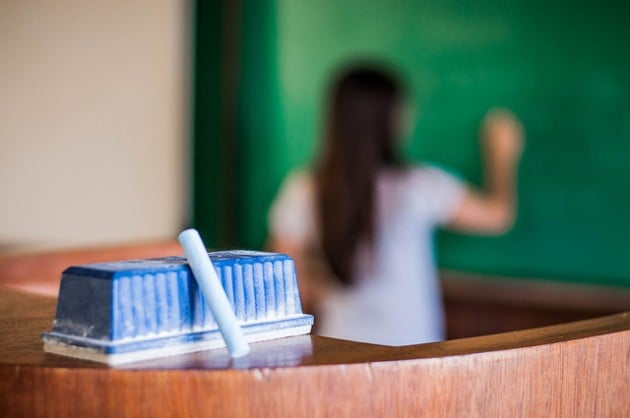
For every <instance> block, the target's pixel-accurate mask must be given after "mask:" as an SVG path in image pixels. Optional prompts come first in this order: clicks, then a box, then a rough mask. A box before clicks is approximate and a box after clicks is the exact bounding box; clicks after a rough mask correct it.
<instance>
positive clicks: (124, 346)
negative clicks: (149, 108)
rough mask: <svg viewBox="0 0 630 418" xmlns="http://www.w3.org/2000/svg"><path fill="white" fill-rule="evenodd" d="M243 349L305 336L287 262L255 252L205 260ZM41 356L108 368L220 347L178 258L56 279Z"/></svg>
mask: <svg viewBox="0 0 630 418" xmlns="http://www.w3.org/2000/svg"><path fill="white" fill-rule="evenodd" d="M208 256H209V257H210V260H211V261H212V265H213V266H214V268H215V271H216V274H217V276H218V279H219V282H220V284H221V286H222V287H223V290H224V293H225V296H226V297H227V300H228V301H229V303H230V305H231V306H232V307H233V311H234V314H235V317H236V320H237V323H238V325H239V326H240V328H241V329H242V332H243V334H244V336H245V339H246V341H247V342H249V343H251V342H256V341H263V340H270V339H274V338H282V337H289V336H296V335H304V334H308V333H310V331H311V328H312V325H313V316H311V315H307V314H304V313H303V312H302V306H301V303H300V295H299V290H298V286H297V278H296V274H295V265H294V263H293V260H292V259H291V258H290V257H288V256H287V255H284V254H274V253H264V252H255V251H241V250H235V251H222V252H213V253H209V254H208ZM42 339H43V341H44V350H45V351H46V352H50V353H56V354H62V355H66V356H72V357H79V358H83V359H88V360H94V361H99V362H103V363H108V364H121V363H126V362H132V361H140V360H148V359H153V358H158V357H164V356H169V355H175V354H182V353H188V352H194V351H201V350H205V349H210V348H216V347H223V346H225V341H224V339H223V337H222V335H221V333H220V331H219V327H218V324H217V321H216V320H215V317H214V315H213V314H212V311H211V309H210V307H209V305H208V303H207V302H206V299H205V298H204V296H203V294H202V292H201V290H200V288H199V285H198V284H197V281H196V280H195V278H194V276H193V274H192V271H191V269H190V267H189V265H188V262H187V259H186V258H184V257H165V258H155V259H143V260H129V261H118V262H110V263H97V264H87V265H81V266H73V267H70V268H68V269H66V270H65V271H64V272H63V274H62V278H61V286H60V290H59V299H58V301H57V311H56V314H55V319H54V322H53V328H52V330H51V331H49V332H46V333H44V334H43V336H42Z"/></svg>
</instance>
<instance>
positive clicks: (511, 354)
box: [0, 250, 630, 417]
mask: <svg viewBox="0 0 630 418" xmlns="http://www.w3.org/2000/svg"><path fill="white" fill-rule="evenodd" d="M169 251H170V250H169ZM126 254H127V255H129V253H126ZM171 254H172V253H171ZM150 256H151V255H150ZM108 257H109V256H108ZM120 258H129V257H126V256H122V257H121V256H120V254H117V255H116V257H115V258H114V259H120ZM131 258H136V257H135V256H131ZM66 260H69V259H66ZM72 260H74V261H72V262H70V263H68V264H74V263H75V261H76V258H72ZM31 261H32V262H33V263H34V264H37V259H35V260H33V259H31ZM66 266H67V265H66ZM64 267H65V266H64ZM55 268H56V267H55ZM42 271H43V270H42ZM0 274H1V269H0ZM6 277H8V275H6V276H5V278H6ZM31 279H33V277H31ZM24 280H26V281H28V280H27V279H24ZM0 281H1V279H0ZM9 282H10V283H14V281H13V280H9ZM55 303H56V300H55V298H53V297H44V296H40V295H33V294H27V293H24V292H22V291H16V290H13V289H8V288H6V287H4V288H3V287H0V415H1V416H7V417H12V416H25V417H27V416H28V417H39V416H42V417H43V416H46V417H57V416H58V417H62V416H63V417H67V416H86V417H87V416H106V417H108V416H112V417H114V416H116V417H132V416H147V417H171V416H181V417H187V416H191V417H192V416H195V417H197V416H218V417H283V416H287V417H289V416H290V417H325V416H330V417H364V416H366V417H369V416H373V417H380V416H384V417H389V416H395V417H404V416H471V417H507V416H510V417H511V416H541V417H542V416H544V417H548V416H558V417H560V416H563V417H564V416H571V417H573V416H578V417H581V416H584V417H597V416H601V417H614V416H618V417H627V416H630V396H628V394H629V393H630V367H629V366H628V364H629V363H630V362H629V360H630V313H621V314H618V315H613V316H607V317H602V318H596V319H591V320H587V321H581V322H575V323H569V324H563V325H557V326H551V327H545V328H537V329H529V330H524V331H517V332H510V333H503V334H495V335H489V336H484V337H475V338H466V339H457V340H450V341H445V342H441V343H433V344H421V345H415V346H406V347H387V346H378V345H370V344H362V343H357V342H351V341H343V340H336V339H330V338H324V337H319V336H315V335H314V336H304V337H295V338H287V339H281V340H276V341H267V342H263V343H257V344H252V353H251V355H249V356H247V357H245V358H243V359H239V360H236V361H233V360H231V359H230V358H229V356H228V354H227V351H226V350H224V349H218V350H208V351H204V352H199V353H194V354H187V355H180V356H174V357H169V358H164V359H161V360H152V361H148V362H143V363H134V364H129V365H126V366H124V367H118V368H110V367H107V366H105V365H102V364H98V363H92V362H88V361H82V360H77V359H72V358H67V357H62V356H57V355H53V354H46V353H44V352H43V350H42V343H41V340H40V336H41V333H42V332H43V331H46V330H49V329H50V328H51V327H52V319H53V316H54V309H55Z"/></svg>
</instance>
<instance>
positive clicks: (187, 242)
mask: <svg viewBox="0 0 630 418" xmlns="http://www.w3.org/2000/svg"><path fill="white" fill-rule="evenodd" d="M178 238H179V243H180V244H181V246H182V248H183V249H184V254H185V255H186V258H187V259H188V264H189V265H190V268H191V270H192V272H193V275H194V276H195V279H196V280H197V283H199V289H201V293H202V294H203V297H204V299H205V300H206V303H207V304H208V306H209V307H210V311H212V315H213V316H214V319H215V321H217V325H218V326H219V331H220V332H221V335H222V336H223V339H224V340H225V345H227V348H228V351H229V352H230V356H232V358H237V357H242V356H244V355H246V354H247V353H249V344H247V341H246V340H245V335H244V334H243V330H242V329H241V327H240V325H239V324H238V322H237V321H236V315H234V309H233V308H232V305H231V304H230V301H229V300H228V298H227V296H226V294H225V290H224V289H223V286H221V282H220V281H219V277H218V276H217V272H216V270H215V269H214V266H213V265H212V261H211V260H210V257H208V252H207V251H206V247H205V246H204V245H203V242H202V241H201V237H200V236H199V232H197V230H195V229H187V230H185V231H183V232H182V233H180V234H179V237H178Z"/></svg>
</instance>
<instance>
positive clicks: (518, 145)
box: [447, 109, 523, 234]
mask: <svg viewBox="0 0 630 418" xmlns="http://www.w3.org/2000/svg"><path fill="white" fill-rule="evenodd" d="M481 142H482V144H481V145H482V150H483V158H484V165H485V187H484V190H482V191H476V190H473V189H468V190H467V191H466V194H465V195H464V197H463V198H462V200H461V203H460V205H459V207H458V208H457V210H456V211H455V213H454V215H453V217H452V218H451V219H450V220H449V221H448V223H447V228H450V229H454V230H458V231H462V232H473V233H478V234H501V233H504V232H506V231H507V230H508V229H510V228H511V226H512V224H513V223H514V218H515V215H516V173H517V169H518V162H519V160H520V155H521V150H522V147H523V128H522V126H521V124H520V122H519V121H518V119H516V117H515V116H514V115H513V114H512V113H510V112H509V111H507V110H502V109H497V110H492V111H490V112H489V113H488V114H487V115H486V117H485V118H484V121H483V123H482V127H481Z"/></svg>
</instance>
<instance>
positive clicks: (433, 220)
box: [269, 166, 465, 345]
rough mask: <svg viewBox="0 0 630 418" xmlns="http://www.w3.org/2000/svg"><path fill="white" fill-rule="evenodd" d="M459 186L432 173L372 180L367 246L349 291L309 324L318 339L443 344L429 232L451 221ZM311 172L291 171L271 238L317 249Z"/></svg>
mask: <svg viewBox="0 0 630 418" xmlns="http://www.w3.org/2000/svg"><path fill="white" fill-rule="evenodd" d="M464 190H465V187H464V185H463V184H462V183H461V182H460V181H459V180H458V179H456V178H455V177H453V176H452V175H450V174H448V173H446V172H445V171H442V170H440V169H438V168H435V167H429V166H422V167H417V168H411V169H406V170H403V171H383V172H382V173H381V174H380V175H379V177H378V180H377V193H376V199H377V205H378V206H377V211H376V216H377V224H376V231H375V232H376V233H375V239H374V241H375V242H374V247H373V248H372V249H371V250H368V249H366V248H363V247H362V248H361V249H360V250H359V252H358V254H357V256H356V260H354V262H355V264H354V267H355V271H356V272H357V273H358V274H357V276H358V277H357V281H356V285H353V286H352V287H349V288H342V287H339V288H336V290H334V291H333V292H332V293H331V294H330V295H329V296H328V297H327V298H326V299H325V300H324V301H322V305H321V306H320V309H319V313H320V315H319V316H318V317H317V318H316V319H315V320H316V321H317V326H318V330H319V334H320V335H324V336H329V337H335V338H343V339H348V340H354V341H363V342H369V343H374V344H386V345H406V344H418V343H423V342H430V341H439V340H442V339H443V338H444V314H443V309H442V298H441V293H440V286H439V283H438V280H437V274H436V269H435V265H434V254H433V231H434V228H435V227H436V226H437V225H440V224H442V223H444V222H445V221H447V220H448V219H450V218H451V216H452V215H453V213H454V211H455V210H456V209H457V207H458V205H459V203H460V201H461V198H462V196H463V194H464ZM316 226H317V214H316V205H315V185H314V180H313V176H312V175H311V173H309V172H308V171H305V170H300V171H294V172H292V173H291V174H290V175H289V176H288V177H287V179H286V180H285V181H284V184H283V185H282V188H281V190H280V193H279V194H278V196H277V197H276V200H275V201H274V202H273V204H272V207H271V210H270V213H269V229H270V233H271V234H272V235H273V236H274V237H275V238H277V239H279V240H288V241H290V242H292V243H294V244H297V245H303V246H311V245H318V232H317V227H316Z"/></svg>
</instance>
